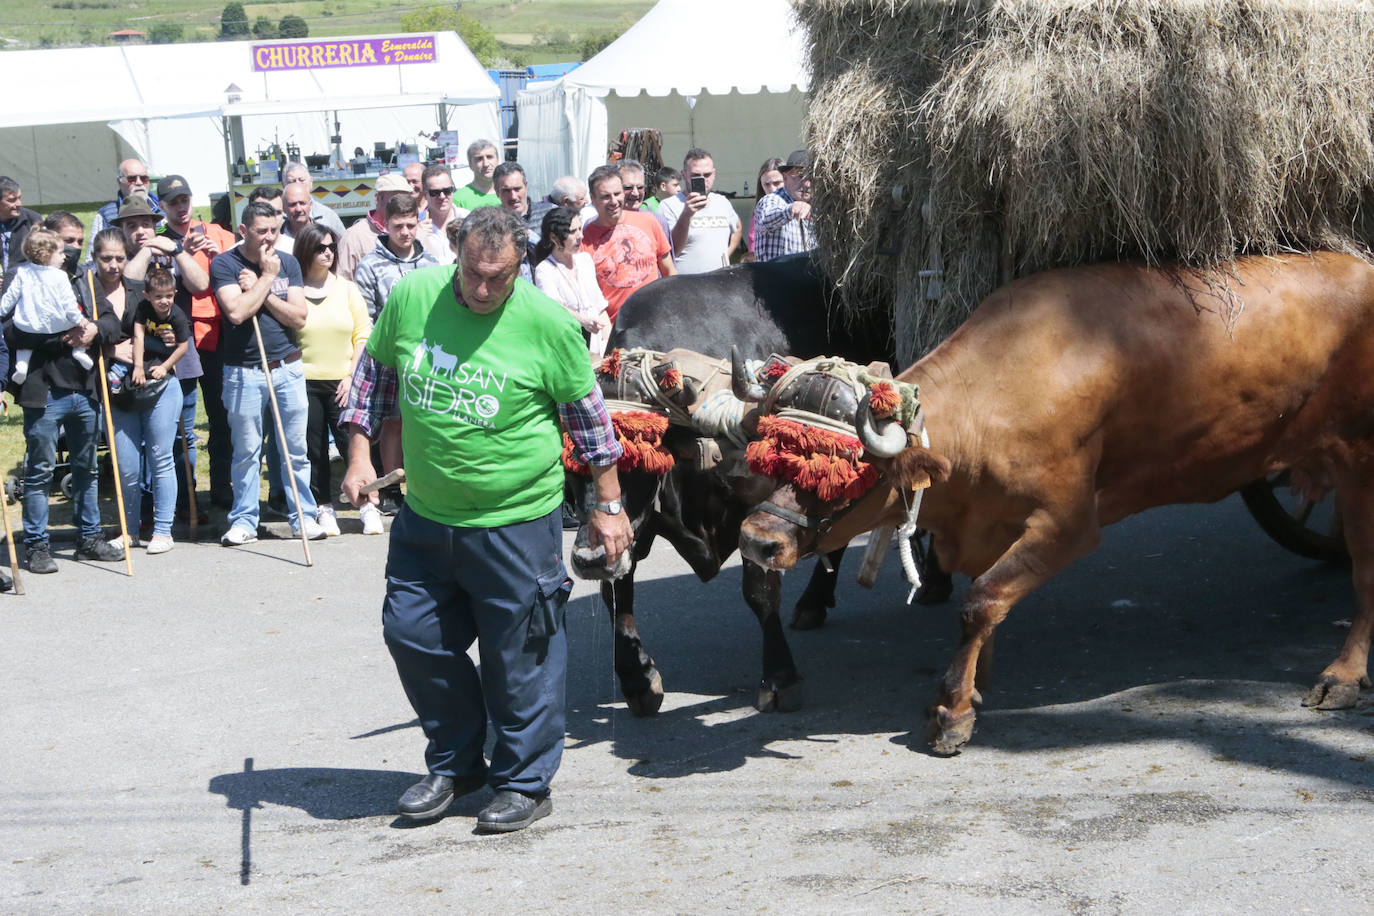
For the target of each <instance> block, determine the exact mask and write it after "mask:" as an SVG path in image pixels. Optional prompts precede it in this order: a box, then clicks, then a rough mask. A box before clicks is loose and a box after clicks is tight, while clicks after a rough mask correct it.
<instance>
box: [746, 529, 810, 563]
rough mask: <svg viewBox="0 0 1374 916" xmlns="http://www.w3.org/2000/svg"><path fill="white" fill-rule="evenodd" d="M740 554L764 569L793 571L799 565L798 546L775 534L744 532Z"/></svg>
mask: <svg viewBox="0 0 1374 916" xmlns="http://www.w3.org/2000/svg"><path fill="white" fill-rule="evenodd" d="M739 552H740V555H741V556H742V557H744V558H745V559H746V560H749V561H751V562H754V563H757V564H758V565H759V566H762V567H763V568H764V569H791V568H792V567H793V566H795V565H796V564H797V549H796V546H795V545H794V544H791V543H789V542H787V541H786V540H785V539H784V538H782V537H781V536H780V535H777V534H775V533H773V532H768V531H764V532H758V531H748V530H742V531H741V532H740V538H739Z"/></svg>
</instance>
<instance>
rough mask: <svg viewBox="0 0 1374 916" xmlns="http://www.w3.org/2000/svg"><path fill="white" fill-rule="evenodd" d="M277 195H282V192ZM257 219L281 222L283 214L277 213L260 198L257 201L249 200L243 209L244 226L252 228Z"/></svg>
mask: <svg viewBox="0 0 1374 916" xmlns="http://www.w3.org/2000/svg"><path fill="white" fill-rule="evenodd" d="M254 193H256V192H254ZM277 193H279V194H280V193H281V192H280V191H278V192H277ZM255 219H270V220H279V219H281V214H280V213H278V212H277V210H276V208H275V207H273V206H272V205H271V204H269V203H268V202H267V201H265V200H263V199H262V198H261V197H259V198H258V199H257V200H249V201H248V204H247V205H246V206H245V207H244V208H243V220H242V222H243V225H245V226H251V225H253V220H255Z"/></svg>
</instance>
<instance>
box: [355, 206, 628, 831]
mask: <svg viewBox="0 0 1374 916" xmlns="http://www.w3.org/2000/svg"><path fill="white" fill-rule="evenodd" d="M525 232H526V229H525V226H524V223H523V222H522V221H521V220H520V219H519V218H517V217H515V216H514V215H513V214H511V213H510V212H509V211H507V210H505V209H504V208H501V207H487V208H482V209H480V210H476V211H474V212H473V213H472V214H471V215H470V216H468V217H467V219H466V220H464V222H463V225H462V228H461V230H460V231H459V233H458V237H457V249H458V252H459V257H458V263H457V265H451V266H440V267H428V268H423V269H420V270H416V271H412V272H411V273H409V274H407V275H406V276H405V277H403V278H402V279H401V280H400V281H399V282H398V283H397V284H396V286H395V287H394V288H393V289H392V291H391V295H390V297H389V298H388V299H387V304H386V308H385V309H383V310H382V313H381V315H380V316H379V317H378V320H377V324H376V327H374V328H373V331H372V336H371V337H370V338H369V339H368V345H367V350H366V354H365V355H364V357H363V358H362V359H360V360H359V361H358V367H357V369H356V370H355V372H354V376H353V384H352V388H351V390H350V392H349V401H348V408H347V409H346V410H345V411H344V413H343V415H342V417H341V419H342V420H343V422H345V423H347V424H350V426H349V429H350V438H349V469H348V474H347V475H346V476H345V478H344V483H343V487H344V492H345V493H346V494H347V495H348V496H349V498H351V499H352V500H353V503H354V505H361V504H362V502H363V500H364V499H365V498H375V494H373V495H372V496H370V497H360V496H359V489H360V488H361V487H362V486H364V485H365V484H367V483H368V482H370V481H372V480H374V479H375V478H376V471H375V469H374V468H373V467H372V463H371V457H370V451H369V447H368V446H369V436H370V435H371V434H372V433H373V432H374V431H375V430H379V429H380V428H381V427H382V425H383V424H382V422H381V421H382V420H384V419H386V418H388V417H393V416H395V412H396V411H397V410H399V413H400V417H401V435H402V440H403V443H404V446H405V454H406V490H407V491H406V501H405V506H404V507H403V508H402V509H401V511H400V512H399V513H398V514H397V516H396V520H395V523H394V524H393V525H392V528H391V544H390V549H389V551H388V554H387V564H386V578H387V590H386V599H385V602H384V603H383V605H382V630H383V635H384V636H385V638H386V643H387V647H388V648H389V649H390V651H391V656H392V659H393V660H394V661H395V663H396V671H397V674H398V675H400V678H401V684H402V686H403V687H404V688H405V692H406V696H407V697H408V698H409V699H410V702H411V705H412V706H413V707H414V709H415V712H416V715H417V716H418V717H419V720H420V724H421V726H422V727H423V729H424V732H425V735H426V737H428V738H429V747H428V750H427V751H426V753H425V760H426V763H427V764H428V768H429V776H427V777H426V778H425V779H423V780H421V781H420V782H419V783H417V784H416V785H414V786H412V787H411V788H410V789H409V790H407V791H406V793H405V794H404V795H402V796H401V800H400V812H401V814H402V815H404V816H406V817H410V818H413V819H424V818H431V817H436V816H438V815H439V814H441V813H442V812H443V811H444V810H445V809H446V808H448V806H449V804H450V803H452V801H453V799H454V798H455V797H456V796H458V795H463V794H466V793H468V792H473V791H476V790H477V789H480V788H482V787H483V786H485V785H490V786H491V787H492V788H493V789H494V790H496V795H495V798H494V799H493V800H492V801H491V803H490V804H488V805H487V806H486V807H485V808H483V809H482V811H481V812H480V813H479V814H478V816H477V827H478V829H479V830H481V831H484V832H506V831H511V830H519V829H521V828H522V827H526V826H528V825H529V824H531V823H533V822H534V821H535V820H537V819H538V818H541V817H544V816H545V815H547V814H548V813H549V812H550V811H551V810H552V802H551V800H550V798H549V783H550V781H551V780H552V779H553V775H554V773H555V772H556V771H557V769H558V764H559V761H560V759H561V756H562V751H563V733H564V722H565V712H564V697H565V687H564V682H565V677H566V670H567V641H566V636H565V634H564V631H563V606H564V603H565V602H566V601H567V596H568V592H569V590H570V589H571V586H572V583H571V581H570V580H569V579H568V577H567V573H566V572H565V570H564V566H563V559H562V545H563V540H562V539H563V526H562V513H561V511H560V510H561V506H562V500H563V474H564V472H563V464H562V457H561V456H562V448H563V444H562V442H563V440H562V431H561V429H560V420H561V421H562V428H565V429H566V430H567V432H568V435H569V437H570V438H571V439H572V441H573V446H574V448H575V450H576V451H577V453H578V455H579V456H580V457H581V458H582V460H583V461H585V462H586V463H587V464H589V465H590V466H591V470H592V479H593V483H594V486H595V488H596V499H597V506H596V509H595V510H594V511H593V513H592V517H591V526H592V529H593V532H592V540H593V542H594V543H597V544H601V545H603V546H604V547H605V549H606V561H607V564H608V565H610V566H614V564H615V563H616V562H617V561H618V560H619V558H620V554H621V553H623V552H624V551H625V550H626V549H627V548H628V547H629V544H630V540H631V531H630V524H629V522H628V521H627V520H626V517H625V515H624V513H623V512H622V511H621V507H620V500H619V497H620V484H619V482H618V480H617V478H616V468H615V465H616V461H617V460H618V459H619V457H620V452H621V450H620V446H619V444H618V443H617V442H616V437H615V433H614V431H613V429H612V428H611V425H610V419H609V417H608V416H607V414H606V406H605V403H604V401H602V398H601V393H600V389H599V388H598V386H597V385H596V384H595V379H594V377H593V375H592V368H591V363H590V361H589V360H588V359H587V350H586V345H585V344H584V343H583V341H582V333H581V330H580V328H579V325H578V324H577V321H576V319H574V318H573V317H572V315H571V314H570V313H569V312H568V311H567V310H566V309H564V308H563V307H562V306H560V305H558V304H557V303H556V302H554V301H553V300H552V299H549V298H548V297H547V296H545V295H544V294H543V293H541V292H539V291H538V290H537V289H535V288H534V287H533V286H532V285H530V284H529V283H527V282H526V281H524V280H521V279H519V270H520V261H521V253H523V252H524V251H525V243H526V235H525ZM386 426H387V428H388V429H390V428H392V427H393V426H394V424H387V425H386ZM474 640H476V641H477V643H478V647H479V651H480V654H481V660H482V666H481V672H480V675H479V673H478V671H477V668H476V666H474V665H473V663H472V660H471V659H470V658H469V657H468V655H467V650H468V647H469V646H471V645H472V642H473V641H474ZM488 718H490V720H491V727H492V731H493V733H494V736H495V750H494V751H493V752H492V756H491V762H490V764H488V763H487V762H486V761H485V760H484V758H483V755H482V747H483V744H484V742H485V740H486V735H487V721H488Z"/></svg>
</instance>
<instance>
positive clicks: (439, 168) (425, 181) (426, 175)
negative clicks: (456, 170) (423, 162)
mask: <svg viewBox="0 0 1374 916" xmlns="http://www.w3.org/2000/svg"><path fill="white" fill-rule="evenodd" d="M440 175H443V176H444V177H445V178H447V179H448V180H449V181H453V172H451V171H450V170H449V167H448V166H446V165H444V164H443V163H442V162H436V163H434V164H433V165H429V166H425V170H424V171H423V172H421V173H420V187H422V188H424V189H425V190H426V191H428V190H429V180H430V179H431V178H437V177H439V176H440Z"/></svg>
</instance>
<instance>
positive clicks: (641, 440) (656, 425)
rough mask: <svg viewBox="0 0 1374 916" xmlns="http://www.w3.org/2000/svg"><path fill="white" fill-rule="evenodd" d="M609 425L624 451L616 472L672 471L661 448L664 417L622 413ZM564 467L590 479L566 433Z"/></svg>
mask: <svg viewBox="0 0 1374 916" xmlns="http://www.w3.org/2000/svg"><path fill="white" fill-rule="evenodd" d="M616 352H617V353H618V352H619V351H616ZM611 425H612V426H613V427H614V428H615V437H616V441H618V442H619V443H620V447H621V449H622V450H623V454H622V455H621V456H620V460H619V461H617V462H616V465H615V466H616V469H617V470H620V471H646V472H648V473H650V474H660V475H661V474H666V473H668V472H669V471H671V470H672V469H673V455H672V453H671V452H669V451H668V450H667V449H666V448H664V447H663V434H664V433H666V432H667V431H668V418H667V417H662V416H659V415H658V414H653V413H643V412H640V411H623V412H617V413H613V414H611ZM563 467H564V468H566V469H567V470H569V471H572V472H573V473H574V474H582V475H584V476H591V468H589V467H587V465H585V464H583V463H582V461H581V459H579V458H578V457H577V450H576V449H575V448H574V447H573V442H572V439H571V438H569V437H568V434H567V433H566V432H565V433H564V434H563Z"/></svg>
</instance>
